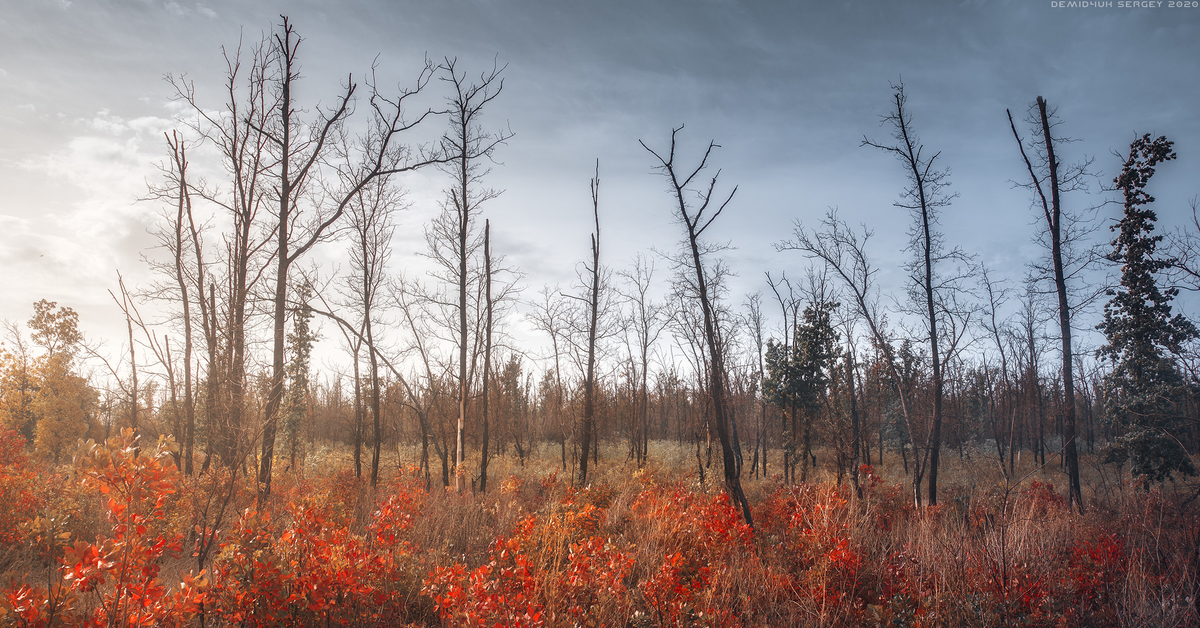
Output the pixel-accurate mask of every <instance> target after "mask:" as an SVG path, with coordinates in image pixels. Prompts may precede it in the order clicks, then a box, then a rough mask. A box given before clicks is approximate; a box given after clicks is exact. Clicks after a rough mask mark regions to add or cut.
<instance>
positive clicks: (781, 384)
mask: <svg viewBox="0 0 1200 628" xmlns="http://www.w3.org/2000/svg"><path fill="white" fill-rule="evenodd" d="M837 306H838V304H837V303H832V302H829V301H824V302H817V303H812V304H810V305H808V306H807V307H805V308H804V313H803V314H802V316H801V320H800V322H799V323H797V325H796V327H795V329H794V330H793V335H792V338H793V340H792V344H791V346H790V347H785V346H784V345H782V344H780V343H778V342H775V341H774V340H770V341H768V342H767V352H766V370H767V376H766V377H764V378H763V397H764V398H765V399H766V400H767V401H768V402H770V403H773V404H775V405H777V406H779V407H780V408H796V409H799V410H800V411H801V412H802V413H803V415H804V426H803V429H804V434H803V438H804V455H805V456H808V455H811V451H812V420H813V415H814V414H815V413H816V411H817V410H818V409H819V408H820V407H821V402H822V400H823V399H824V396H825V395H826V393H827V392H828V389H829V383H830V381H831V379H832V373H833V369H834V368H835V367H836V365H837V361H838V358H839V356H840V355H841V350H840V348H839V347H838V342H839V335H838V333H837V331H836V330H835V329H834V328H833V320H832V317H833V310H834V309H835V308H837ZM794 431H795V417H794V416H793V429H792V430H791V431H789V434H788V436H789V438H788V439H787V442H786V443H785V444H784V447H785V449H787V450H788V452H787V453H788V457H789V461H790V460H792V459H793V458H794V456H795V453H796V452H795V436H796V434H795V433H794ZM805 460H807V458H805ZM804 468H805V469H806V470H807V464H806V465H805V467H804Z"/></svg>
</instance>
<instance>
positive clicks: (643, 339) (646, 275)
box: [618, 254, 669, 468]
mask: <svg viewBox="0 0 1200 628" xmlns="http://www.w3.org/2000/svg"><path fill="white" fill-rule="evenodd" d="M620 275H621V277H622V278H624V282H623V283H624V286H623V288H619V289H618V290H619V291H620V292H621V296H622V297H623V298H624V299H625V301H626V302H627V303H628V304H629V307H630V310H631V311H630V313H629V325H628V327H627V328H626V331H627V332H628V333H630V334H633V336H634V340H635V342H636V349H637V355H636V358H637V360H638V377H639V391H638V392H639V393H640V394H639V396H640V399H641V401H640V403H641V406H640V408H639V412H638V415H637V416H638V419H639V420H638V423H639V424H638V425H635V427H634V429H633V430H631V432H630V435H629V437H630V440H631V441H632V444H633V447H632V449H633V453H634V456H635V458H636V460H637V465H638V468H641V467H642V466H644V465H645V464H646V458H647V454H648V445H649V441H650V390H649V387H648V385H647V383H648V378H649V371H650V349H651V348H652V347H653V346H654V343H656V342H658V337H659V336H660V335H661V334H662V332H663V330H664V329H666V326H667V323H668V321H669V319H668V318H667V316H666V315H667V311H666V307H665V306H664V305H663V304H661V303H656V302H654V301H653V300H652V299H651V297H650V289H651V281H652V280H653V279H654V261H653V260H652V259H648V258H646V257H644V256H642V255H641V254H638V255H637V256H636V257H635V258H634V260H633V268H632V269H629V270H626V271H622V272H621V273H620Z"/></svg>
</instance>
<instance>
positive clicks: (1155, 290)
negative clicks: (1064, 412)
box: [1098, 134, 1197, 482]
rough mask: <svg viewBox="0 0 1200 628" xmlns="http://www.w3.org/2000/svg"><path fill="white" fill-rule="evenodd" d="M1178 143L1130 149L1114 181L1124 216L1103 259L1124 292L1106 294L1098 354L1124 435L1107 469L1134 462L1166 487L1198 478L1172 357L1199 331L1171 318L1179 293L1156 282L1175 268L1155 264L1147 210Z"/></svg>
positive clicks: (1110, 411)
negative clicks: (1151, 185) (1178, 431)
mask: <svg viewBox="0 0 1200 628" xmlns="http://www.w3.org/2000/svg"><path fill="white" fill-rule="evenodd" d="M1172 144H1173V142H1170V141H1168V140H1167V138H1166V137H1159V138H1158V139H1155V140H1151V139H1150V135H1148V134H1147V135H1143V136H1142V137H1140V138H1138V139H1136V140H1134V141H1133V143H1132V144H1131V145H1130V146H1129V155H1128V156H1127V157H1126V159H1125V164H1124V167H1123V168H1122V170H1121V174H1120V175H1119V176H1117V178H1116V179H1114V180H1113V183H1114V184H1115V186H1116V189H1117V190H1120V192H1121V193H1122V195H1123V196H1124V206H1125V209H1124V215H1123V217H1122V218H1121V220H1120V221H1119V222H1117V224H1115V225H1113V226H1112V230H1113V231H1115V232H1117V237H1116V238H1115V239H1114V240H1113V242H1112V245H1113V250H1112V252H1111V253H1109V254H1108V255H1107V256H1106V257H1107V258H1108V260H1109V261H1111V262H1113V263H1116V264H1121V285H1120V287H1118V288H1116V289H1112V290H1109V291H1108V295H1109V297H1110V299H1109V301H1108V303H1107V304H1106V305H1105V306H1104V322H1102V323H1101V324H1100V325H1099V326H1098V328H1099V329H1100V330H1101V331H1103V332H1104V335H1105V336H1106V337H1107V338H1108V342H1107V344H1105V345H1104V346H1103V347H1101V348H1100V350H1099V354H1100V356H1101V357H1102V358H1105V359H1108V360H1110V361H1111V362H1112V367H1113V369H1112V372H1111V373H1110V374H1109V375H1108V377H1107V378H1106V381H1105V384H1106V385H1107V388H1108V401H1107V408H1106V411H1107V412H1106V414H1107V418H1108V420H1109V421H1111V422H1112V423H1113V424H1114V425H1115V426H1116V427H1118V429H1120V430H1122V431H1123V432H1124V434H1123V435H1122V436H1121V437H1120V438H1118V439H1117V440H1116V442H1114V443H1113V444H1112V445H1110V447H1109V449H1108V451H1107V452H1106V455H1105V461H1106V462H1109V463H1116V464H1121V463H1124V462H1125V461H1126V460H1129V461H1130V467H1131V471H1132V473H1133V475H1134V476H1144V477H1145V478H1146V479H1147V480H1149V481H1153V482H1161V481H1164V480H1167V479H1170V478H1172V476H1173V475H1174V474H1175V473H1180V474H1183V475H1195V474H1196V468H1195V466H1194V465H1193V464H1192V461H1191V458H1190V457H1189V455H1188V452H1187V451H1186V449H1184V447H1183V445H1182V444H1181V443H1180V442H1179V440H1178V439H1177V438H1176V437H1175V436H1174V434H1173V433H1172V432H1173V430H1174V429H1175V427H1176V426H1177V424H1178V423H1179V422H1180V419H1181V416H1180V412H1179V409H1180V402H1181V401H1182V396H1183V394H1184V393H1185V391H1186V390H1185V384H1184V381H1183V377H1182V375H1181V374H1180V373H1179V370H1178V369H1177V368H1176V364H1175V361H1174V359H1173V358H1174V356H1177V355H1178V354H1179V353H1180V352H1181V351H1182V347H1183V344H1184V343H1186V342H1187V341H1189V340H1191V339H1193V338H1196V336H1197V331H1196V328H1195V326H1193V325H1192V323H1191V322H1190V321H1188V320H1187V319H1186V318H1184V317H1183V315H1181V314H1174V315H1172V313H1171V301H1172V299H1174V297H1175V295H1176V294H1177V292H1178V291H1177V290H1176V289H1175V288H1167V289H1166V290H1160V289H1159V287H1158V284H1157V282H1156V281H1155V275H1156V274H1157V273H1159V272H1160V271H1162V270H1163V269H1166V268H1168V267H1170V266H1171V265H1172V264H1173V263H1174V260H1172V259H1163V258H1159V257H1156V256H1155V249H1156V248H1157V246H1158V243H1159V242H1161V241H1162V239H1163V236H1161V235H1153V231H1154V223H1155V221H1156V220H1157V216H1156V215H1155V213H1154V210H1152V209H1150V208H1149V205H1150V203H1153V202H1154V197H1153V196H1150V195H1149V194H1147V193H1146V191H1145V188H1146V184H1147V183H1148V182H1149V181H1150V177H1152V176H1153V175H1154V167H1155V166H1157V165H1158V164H1159V163H1161V162H1164V161H1169V160H1171V159H1174V158H1175V153H1174V152H1173V151H1172V150H1171V146H1172Z"/></svg>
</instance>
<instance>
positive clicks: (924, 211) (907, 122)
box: [862, 84, 967, 505]
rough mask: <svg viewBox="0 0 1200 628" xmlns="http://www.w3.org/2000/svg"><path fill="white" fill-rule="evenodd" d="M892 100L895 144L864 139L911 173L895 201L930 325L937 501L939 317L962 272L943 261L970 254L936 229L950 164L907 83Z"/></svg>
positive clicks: (913, 289)
mask: <svg viewBox="0 0 1200 628" xmlns="http://www.w3.org/2000/svg"><path fill="white" fill-rule="evenodd" d="M892 102H893V105H894V108H893V109H892V110H891V112H889V113H888V114H887V115H886V116H883V118H882V121H881V124H884V125H887V126H890V127H892V139H893V140H894V142H895V143H894V144H880V143H877V142H874V141H872V140H869V139H866V138H864V139H863V143H862V145H863V146H870V147H873V148H878V149H880V150H883V151H885V152H888V153H890V154H892V155H893V156H895V157H896V158H897V159H898V160H899V161H900V162H901V163H902V164H903V165H904V169H905V172H906V175H907V177H908V183H909V186H908V188H906V189H905V190H904V192H903V194H902V195H901V198H900V200H898V201H896V202H895V206H896V207H899V208H902V209H905V210H908V211H909V212H910V213H911V214H912V218H913V228H912V229H911V231H910V232H909V236H910V244H909V250H911V251H912V252H913V253H914V254H915V255H916V259H915V260H914V261H913V262H912V263H910V264H909V265H908V270H909V279H910V282H911V284H910V296H911V299H912V300H913V302H914V303H919V304H920V306H921V308H922V309H923V311H922V312H921V314H922V317H923V319H924V322H925V325H926V330H925V331H926V339H927V340H928V343H929V356H930V361H931V365H932V371H933V422H932V425H931V429H930V431H929V440H928V443H927V445H926V447H927V449H928V456H929V503H930V504H931V505H934V504H937V481H938V462H939V459H940V454H941V445H942V402H943V396H944V392H943V388H944V385H945V382H944V378H943V376H942V362H943V360H944V359H945V357H946V356H945V355H944V354H945V351H946V348H945V347H944V346H942V339H941V337H940V336H939V334H938V325H939V322H942V321H944V320H945V317H946V314H947V312H946V311H945V310H941V311H939V307H938V305H939V303H938V302H939V300H943V299H944V298H945V297H944V296H943V295H944V293H945V292H947V291H950V290H953V289H954V286H953V283H954V281H955V280H956V279H960V278H961V277H953V276H947V275H946V274H944V273H943V272H942V271H940V270H939V268H938V267H939V265H945V264H946V263H947V262H959V263H963V262H966V261H967V257H966V255H965V254H964V253H963V252H962V251H961V250H960V249H957V248H955V249H951V250H949V251H947V250H946V248H945V246H944V242H943V238H942V235H941V234H940V233H939V232H938V231H937V230H936V227H937V222H938V213H939V210H940V209H942V208H944V207H947V206H949V205H950V201H951V200H952V199H953V198H954V195H953V194H949V193H947V191H946V188H947V187H948V186H949V181H948V180H947V178H948V177H949V174H950V173H949V171H948V170H936V169H934V162H935V161H937V158H938V157H939V156H940V153H934V154H933V155H925V154H923V153H924V152H925V151H924V148H925V147H924V145H923V144H921V140H920V139H919V138H918V137H917V136H916V135H915V134H914V131H913V126H912V114H910V113H909V112H908V110H907V109H905V105H906V104H907V99H906V96H905V94H904V85H903V84H898V85H893V86H892Z"/></svg>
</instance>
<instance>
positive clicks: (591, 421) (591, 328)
mask: <svg viewBox="0 0 1200 628" xmlns="http://www.w3.org/2000/svg"><path fill="white" fill-rule="evenodd" d="M591 189H592V216H593V217H594V218H595V221H596V231H595V233H593V234H592V263H591V265H590V266H589V265H587V264H584V269H585V270H586V271H587V273H588V275H589V283H590V288H589V290H588V293H587V297H586V298H587V320H588V333H587V368H586V370H585V374H584V380H583V426H582V431H583V434H582V439H581V441H580V455H579V485H580V486H587V473H588V452H589V451H590V449H591V446H592V439H593V438H594V437H595V434H594V432H595V429H596V418H595V412H596V399H595V393H596V323H597V321H598V320H599V317H600V275H601V270H600V160H599V159H597V160H596V176H595V178H593V179H592V183H591Z"/></svg>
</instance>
